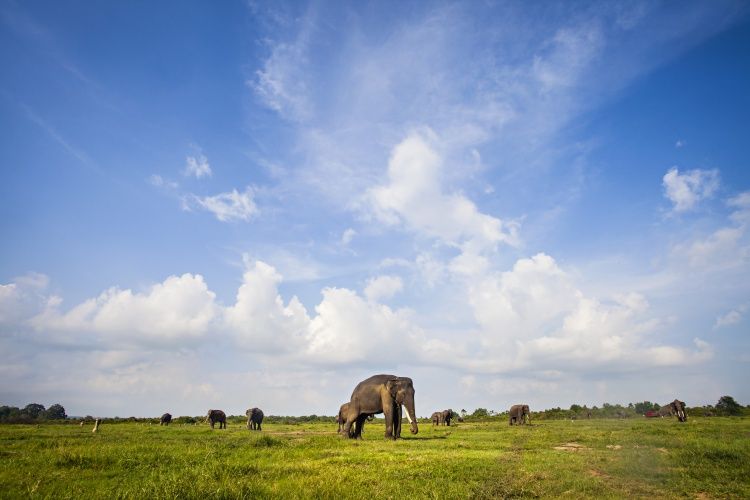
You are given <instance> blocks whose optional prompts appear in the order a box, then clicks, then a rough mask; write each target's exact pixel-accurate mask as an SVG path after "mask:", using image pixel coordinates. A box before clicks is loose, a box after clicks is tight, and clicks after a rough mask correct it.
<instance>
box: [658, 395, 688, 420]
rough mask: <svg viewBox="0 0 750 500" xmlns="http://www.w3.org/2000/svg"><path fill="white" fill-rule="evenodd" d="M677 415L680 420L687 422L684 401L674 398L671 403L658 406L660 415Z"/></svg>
mask: <svg viewBox="0 0 750 500" xmlns="http://www.w3.org/2000/svg"><path fill="white" fill-rule="evenodd" d="M675 415H676V416H677V419H678V420H679V421H680V422H687V413H686V412H685V402H684V401H680V400H679V399H675V400H674V401H672V402H671V403H667V404H666V405H664V406H662V407H661V408H659V416H660V417H673V416H675Z"/></svg>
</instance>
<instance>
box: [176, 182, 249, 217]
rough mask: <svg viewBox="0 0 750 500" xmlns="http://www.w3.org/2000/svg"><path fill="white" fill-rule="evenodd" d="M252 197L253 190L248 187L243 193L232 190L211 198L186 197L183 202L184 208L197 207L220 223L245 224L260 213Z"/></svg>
mask: <svg viewBox="0 0 750 500" xmlns="http://www.w3.org/2000/svg"><path fill="white" fill-rule="evenodd" d="M254 195H255V194H254V190H253V188H252V187H250V186H248V187H247V188H245V191H243V192H239V191H237V190H236V189H233V190H231V191H229V192H226V193H219V194H217V195H213V196H202V197H201V196H197V195H188V196H187V197H185V198H184V201H185V203H186V205H185V207H186V208H188V209H189V208H190V207H192V206H197V207H199V208H201V209H203V210H207V211H209V212H211V213H212V214H214V216H216V218H217V219H218V220H220V221H222V222H230V221H235V220H239V221H246V222H247V221H250V220H251V219H252V218H253V217H256V216H257V215H258V214H259V213H260V210H258V206H257V205H256V204H255V200H254Z"/></svg>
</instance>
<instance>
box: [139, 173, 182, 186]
mask: <svg viewBox="0 0 750 500" xmlns="http://www.w3.org/2000/svg"><path fill="white" fill-rule="evenodd" d="M147 180H148V183H149V184H151V185H152V186H154V187H158V188H165V189H172V190H174V189H177V188H178V187H180V185H179V184H178V183H176V182H174V181H170V180H168V179H165V178H164V177H162V176H161V175H159V174H152V175H150V176H149V178H148V179H147Z"/></svg>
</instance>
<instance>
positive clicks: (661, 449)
mask: <svg viewBox="0 0 750 500" xmlns="http://www.w3.org/2000/svg"><path fill="white" fill-rule="evenodd" d="M656 451H658V452H661V453H669V452H668V451H667V449H666V448H657V449H656Z"/></svg>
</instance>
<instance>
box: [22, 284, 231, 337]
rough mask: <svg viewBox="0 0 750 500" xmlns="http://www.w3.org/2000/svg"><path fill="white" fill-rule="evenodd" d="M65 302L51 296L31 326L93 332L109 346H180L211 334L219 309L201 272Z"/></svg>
mask: <svg viewBox="0 0 750 500" xmlns="http://www.w3.org/2000/svg"><path fill="white" fill-rule="evenodd" d="M61 305H62V300H61V299H59V298H57V297H51V298H50V300H49V301H48V302H47V305H46V307H45V309H44V310H43V311H42V312H41V313H40V314H39V315H37V316H35V317H33V318H32V319H31V320H30V322H31V324H32V325H33V326H34V328H35V329H36V330H37V331H41V332H45V331H62V332H67V333H72V334H78V335H88V334H91V333H94V334H96V335H99V336H101V337H99V338H97V340H99V341H103V342H104V343H105V344H106V343H107V342H109V341H110V340H111V341H112V342H113V343H115V344H117V343H120V342H125V343H129V342H131V341H132V342H135V343H138V342H141V341H143V342H145V343H147V344H149V343H156V344H159V343H166V344H171V345H176V344H179V343H180V342H183V341H186V340H190V339H194V338H198V337H202V336H204V335H206V334H207V333H208V332H209V326H210V325H211V322H212V321H213V320H214V318H215V317H216V311H217V306H216V303H215V294H214V292H212V291H210V290H209V289H208V286H207V285H206V283H205V281H204V280H203V277H202V276H200V275H192V274H183V275H182V276H170V277H169V278H167V279H166V280H164V282H162V283H158V284H156V285H153V286H152V287H151V288H150V289H149V290H148V291H146V292H141V293H139V292H134V291H132V290H121V289H119V288H110V289H109V290H107V291H105V292H103V293H102V294H100V295H99V296H98V297H96V298H92V299H89V300H86V301H84V302H82V303H81V304H78V305H77V306H75V307H73V308H72V309H70V310H69V311H65V312H63V311H62V310H61ZM79 340H83V338H80V339H79Z"/></svg>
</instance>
